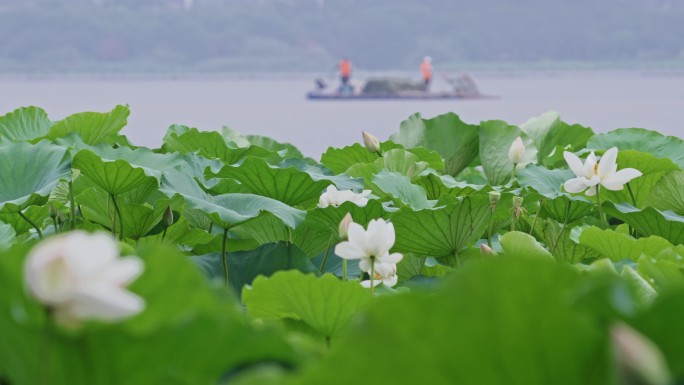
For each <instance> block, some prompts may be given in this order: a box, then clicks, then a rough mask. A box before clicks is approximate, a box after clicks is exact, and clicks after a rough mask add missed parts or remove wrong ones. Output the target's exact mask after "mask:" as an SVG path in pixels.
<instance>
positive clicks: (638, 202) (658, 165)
mask: <svg viewBox="0 0 684 385" xmlns="http://www.w3.org/2000/svg"><path fill="white" fill-rule="evenodd" d="M617 164H618V168H619V169H623V168H635V169H637V170H639V171H641V172H642V173H643V175H642V176H640V177H638V178H636V179H633V180H632V181H630V182H629V184H628V185H627V186H625V187H624V188H623V189H622V190H620V191H609V190H606V189H602V190H601V199H607V200H610V201H612V202H614V203H620V202H627V203H629V204H631V205H633V206H636V207H639V208H643V207H645V206H646V201H647V200H649V196H650V194H651V190H652V189H653V188H654V187H655V186H656V185H657V183H658V182H659V181H660V180H661V178H663V176H665V175H666V174H667V173H668V172H670V171H673V170H679V167H677V165H675V164H674V163H672V161H671V160H670V159H660V158H656V157H655V156H653V155H651V154H649V153H645V152H640V151H634V150H627V151H620V152H619V153H618V158H617ZM630 191H631V193H630Z"/></svg>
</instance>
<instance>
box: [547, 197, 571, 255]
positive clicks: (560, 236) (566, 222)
mask: <svg viewBox="0 0 684 385" xmlns="http://www.w3.org/2000/svg"><path fill="white" fill-rule="evenodd" d="M570 206H572V202H568V207H567V208H566V209H565V219H564V220H563V227H562V228H561V230H560V231H559V232H558V237H556V242H555V243H554V244H553V250H551V255H553V253H555V252H556V249H558V244H559V243H560V240H561V238H562V237H563V234H565V228H566V227H567V226H568V219H569V218H570Z"/></svg>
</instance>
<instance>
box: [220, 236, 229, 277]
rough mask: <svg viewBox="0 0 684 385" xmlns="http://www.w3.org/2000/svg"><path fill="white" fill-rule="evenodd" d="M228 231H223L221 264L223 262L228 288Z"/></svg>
mask: <svg viewBox="0 0 684 385" xmlns="http://www.w3.org/2000/svg"><path fill="white" fill-rule="evenodd" d="M227 240H228V229H227V228H225V229H223V241H222V242H221V262H223V283H224V284H225V285H226V286H228V260H227V259H226V241H227Z"/></svg>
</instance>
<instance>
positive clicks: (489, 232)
mask: <svg viewBox="0 0 684 385" xmlns="http://www.w3.org/2000/svg"><path fill="white" fill-rule="evenodd" d="M495 209H496V206H493V207H492V209H491V210H490V214H489V229H488V230H487V246H489V247H492V231H493V230H494V210H495Z"/></svg>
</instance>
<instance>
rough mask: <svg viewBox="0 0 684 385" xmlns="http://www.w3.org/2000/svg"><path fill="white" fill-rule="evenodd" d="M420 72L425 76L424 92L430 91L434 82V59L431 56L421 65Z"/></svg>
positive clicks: (424, 59) (426, 57) (425, 58)
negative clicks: (431, 83)
mask: <svg viewBox="0 0 684 385" xmlns="http://www.w3.org/2000/svg"><path fill="white" fill-rule="evenodd" d="M420 72H421V73H422V74H423V91H429V90H430V82H431V81H432V58H431V57H430V56H425V57H424V58H423V62H422V63H420Z"/></svg>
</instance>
